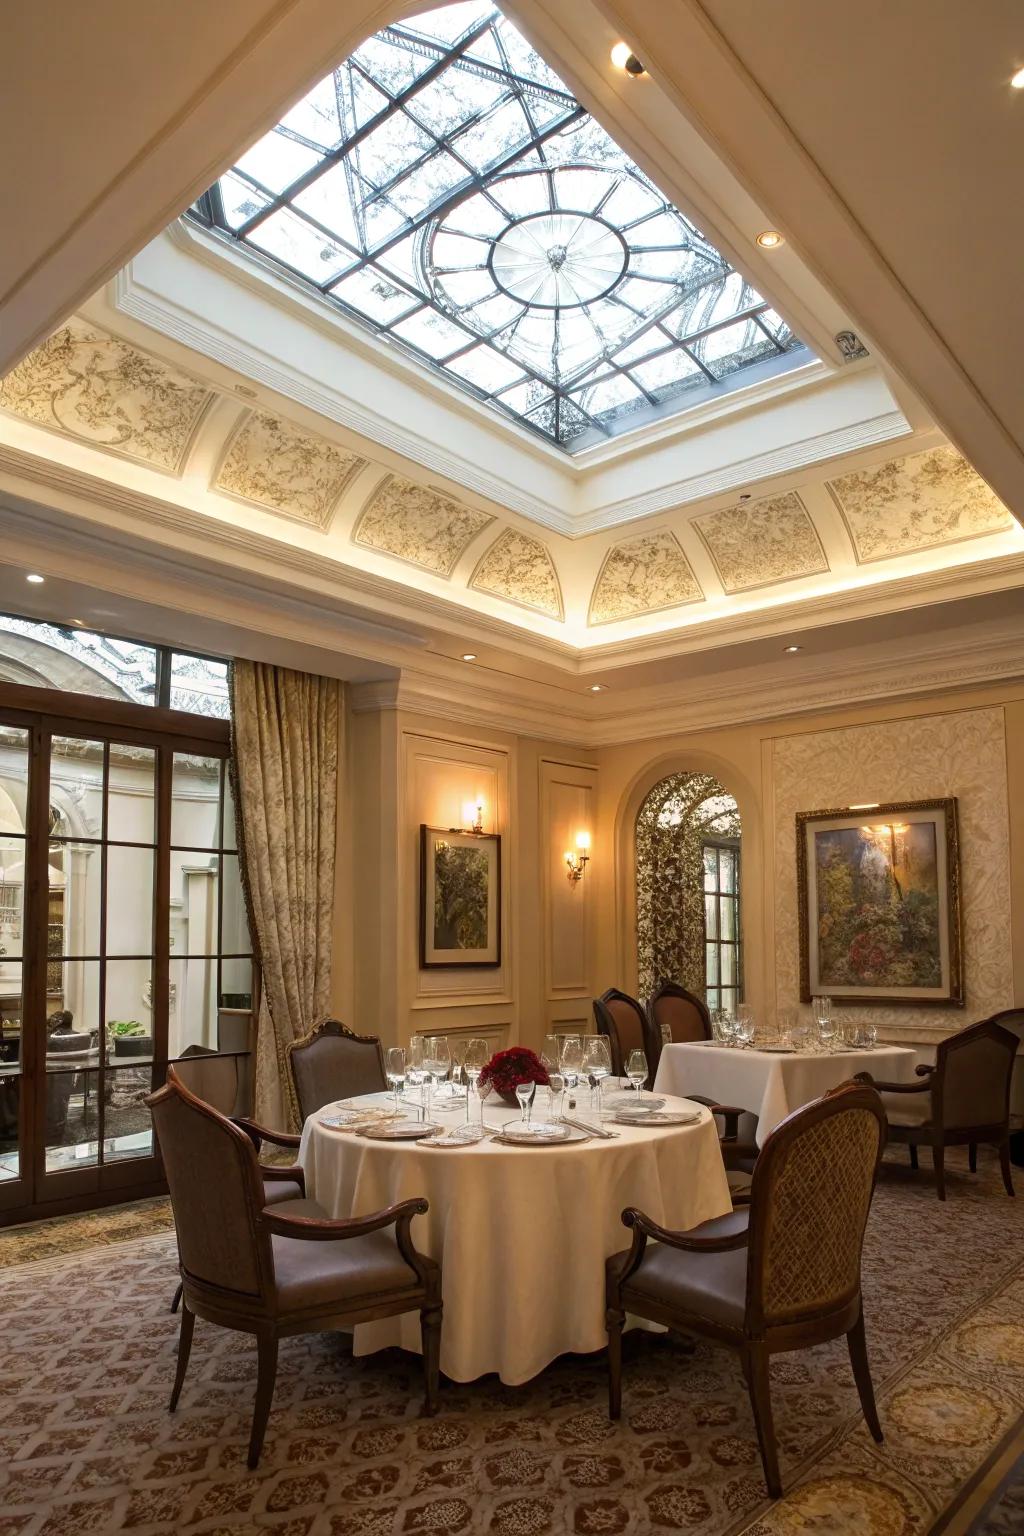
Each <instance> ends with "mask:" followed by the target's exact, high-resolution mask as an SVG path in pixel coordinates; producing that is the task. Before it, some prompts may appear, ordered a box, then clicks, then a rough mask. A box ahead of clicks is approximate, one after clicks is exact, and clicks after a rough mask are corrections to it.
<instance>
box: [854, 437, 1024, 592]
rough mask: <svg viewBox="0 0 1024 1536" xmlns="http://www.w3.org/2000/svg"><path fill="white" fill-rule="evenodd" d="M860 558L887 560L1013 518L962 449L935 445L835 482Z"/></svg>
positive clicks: (992, 529) (986, 530)
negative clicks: (932, 447) (959, 450)
mask: <svg viewBox="0 0 1024 1536" xmlns="http://www.w3.org/2000/svg"><path fill="white" fill-rule="evenodd" d="M828 489H829V491H830V493H831V495H832V497H833V499H834V501H835V503H836V505H837V506H838V508H839V510H840V512H841V513H842V515H843V519H844V521H845V523H846V526H847V528H848V529H849V533H850V538H851V539H852V540H853V546H854V549H855V550H856V553H857V560H858V561H859V562H860V563H861V564H865V563H867V562H868V561H871V560H887V559H890V558H892V557H894V556H897V555H906V554H910V553H913V552H914V551H917V550H925V549H935V548H937V547H938V546H940V545H943V544H951V543H954V542H956V541H957V540H960V539H974V538H977V537H978V536H979V535H980V534H985V533H996V532H999V531H1001V530H1002V529H1004V528H1009V527H1010V526H1011V524H1012V522H1013V519H1012V517H1011V516H1010V513H1009V512H1008V511H1007V510H1006V508H1005V507H1004V506H1003V504H1002V502H1001V501H1000V500H999V498H998V497H997V496H996V494H995V492H994V491H992V490H990V489H989V487H988V486H987V485H986V484H985V481H984V480H983V479H982V478H981V476H980V475H979V474H977V473H976V472H975V471H974V470H973V469H972V468H971V466H970V464H968V462H967V460H966V459H965V458H964V457H963V455H962V454H959V453H957V451H956V449H955V448H934V449H930V450H929V451H928V452H927V453H911V454H908V455H907V456H906V457H905V458H902V459H892V460H890V461H889V462H888V463H886V464H881V465H879V466H878V467H877V468H872V469H860V470H856V471H854V473H852V474H849V475H841V476H839V478H838V479H836V480H830V481H828Z"/></svg>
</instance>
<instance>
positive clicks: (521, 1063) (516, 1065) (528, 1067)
mask: <svg viewBox="0 0 1024 1536" xmlns="http://www.w3.org/2000/svg"><path fill="white" fill-rule="evenodd" d="M547 1081H548V1070H547V1067H545V1065H544V1063H543V1062H542V1061H541V1059H540V1057H539V1056H536V1055H534V1053H533V1051H528V1050H527V1049H526V1047H525V1046H523V1045H514V1046H512V1048H511V1049H510V1050H507V1051H495V1053H494V1055H493V1056H492V1057H491V1059H490V1061H489V1062H488V1063H487V1065H486V1067H484V1069H483V1071H482V1072H481V1073H480V1083H479V1087H480V1089H481V1091H483V1090H484V1089H485V1088H488V1087H491V1088H493V1089H494V1091H495V1093H500V1094H502V1095H503V1096H504V1097H506V1098H511V1099H514V1098H515V1096H516V1088H517V1087H518V1086H519V1084H520V1083H547Z"/></svg>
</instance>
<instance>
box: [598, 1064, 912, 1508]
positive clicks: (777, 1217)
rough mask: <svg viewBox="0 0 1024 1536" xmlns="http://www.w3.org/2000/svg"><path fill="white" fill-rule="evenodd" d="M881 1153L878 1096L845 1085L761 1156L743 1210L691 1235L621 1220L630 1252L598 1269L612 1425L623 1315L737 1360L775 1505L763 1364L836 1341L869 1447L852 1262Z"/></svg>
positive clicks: (873, 1418)
mask: <svg viewBox="0 0 1024 1536" xmlns="http://www.w3.org/2000/svg"><path fill="white" fill-rule="evenodd" d="M884 1144H885V1115H884V1112H883V1110H882V1106H881V1103H880V1101H879V1097H878V1094H877V1093H876V1092H875V1091H874V1089H872V1088H867V1087H865V1086H863V1085H859V1084H853V1083H847V1084H844V1085H843V1086H842V1087H840V1088H835V1089H833V1090H832V1092H831V1093H828V1094H826V1095H825V1096H824V1098H821V1099H817V1100H815V1101H814V1102H813V1103H811V1104H808V1105H805V1106H804V1108H802V1109H798V1110H796V1111H794V1113H793V1114H791V1115H789V1116H788V1118H787V1119H785V1120H783V1121H782V1123H781V1125H778V1126H776V1128H775V1130H774V1131H773V1132H772V1133H771V1135H770V1136H769V1137H768V1139H767V1140H766V1142H765V1144H764V1147H763V1148H762V1150H761V1156H760V1158H759V1159H758V1163H757V1167H756V1168H755V1169H754V1176H753V1181H752V1185H751V1194H750V1203H749V1205H747V1206H746V1207H743V1208H741V1209H738V1210H733V1211H732V1212H730V1214H729V1215H727V1216H719V1217H717V1218H716V1219H715V1220H713V1221H706V1222H704V1224H703V1225H702V1226H700V1227H695V1228H694V1229H693V1231H691V1232H672V1231H668V1230H666V1229H665V1228H664V1227H660V1226H659V1225H658V1224H657V1222H654V1221H652V1220H651V1218H650V1217H649V1216H645V1215H644V1214H643V1212H642V1211H638V1210H625V1211H623V1213H622V1220H623V1224H624V1225H625V1226H627V1227H631V1228H632V1231H633V1245H632V1247H631V1248H630V1249H629V1250H628V1251H626V1252H624V1253H618V1254H615V1255H614V1256H613V1257H612V1258H610V1259H609V1260H608V1264H607V1302H608V1311H607V1327H608V1410H609V1414H610V1417H611V1418H613V1419H617V1418H619V1416H620V1414H621V1411H622V1329H623V1325H624V1322H625V1316H626V1313H627V1312H629V1313H631V1314H633V1315H634V1316H636V1317H645V1318H649V1319H650V1320H651V1321H652V1322H656V1323H664V1324H665V1325H666V1326H667V1327H669V1328H676V1329H682V1330H684V1331H688V1332H695V1333H701V1334H705V1335H707V1336H708V1337H710V1338H713V1339H716V1340H718V1341H719V1342H720V1343H723V1344H727V1345H729V1346H730V1347H731V1348H733V1349H735V1350H736V1351H737V1352H738V1354H739V1356H740V1361H741V1364H742V1367H743V1374H744V1377H745V1378H746V1382H747V1389H748V1391H749V1394H750V1405H751V1408H752V1410H753V1415H754V1423H755V1426H756V1428H757V1438H758V1444H759V1446H760V1449H761V1461H762V1464H763V1466H764V1475H765V1482H766V1483H767V1485H768V1492H769V1494H770V1495H771V1496H772V1498H779V1497H781V1494H782V1481H781V1478H780V1475H779V1460H778V1450H777V1446H776V1441H775V1429H774V1424H773V1419H772V1406H771V1395H770V1391H769V1382H768V1359H769V1356H770V1355H773V1354H776V1353H780V1352H782V1351H788V1350H794V1349H806V1348H809V1347H810V1346H811V1345H812V1344H820V1343H824V1342H825V1341H826V1340H828V1339H834V1338H838V1337H839V1336H840V1335H841V1334H845V1335H846V1340H847V1345H848V1347H849V1351H850V1363H851V1365H852V1367H853V1375H854V1380H855V1381H856V1384H857V1391H858V1393H859V1395H860V1403H861V1409H862V1411H863V1414H864V1418H865V1421H866V1423H867V1426H868V1428H869V1430H870V1431H871V1433H872V1435H873V1436H874V1438H875V1439H876V1440H878V1441H880V1440H881V1439H882V1429H881V1425H880V1424H879V1422H878V1414H877V1411H876V1409H875V1398H874V1389H873V1387H872V1383H871V1371H870V1367H869V1365H868V1356H867V1345H866V1342H865V1336H864V1314H863V1307H862V1303H861V1289H860V1260H861V1249H862V1247H863V1242H864V1229H865V1226H866V1225H867V1219H868V1212H869V1210H870V1208H871V1198H872V1195H873V1193H874V1187H875V1178H876V1175H877V1172H878V1164H879V1161H880V1159H881V1155H882V1148H883V1146H884ZM649 1244H650V1246H649Z"/></svg>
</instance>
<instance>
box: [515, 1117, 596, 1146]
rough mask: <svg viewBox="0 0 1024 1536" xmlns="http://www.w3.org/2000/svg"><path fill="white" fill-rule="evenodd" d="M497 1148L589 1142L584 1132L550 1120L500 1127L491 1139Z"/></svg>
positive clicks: (588, 1137)
mask: <svg viewBox="0 0 1024 1536" xmlns="http://www.w3.org/2000/svg"><path fill="white" fill-rule="evenodd" d="M492 1139H493V1140H494V1141H496V1142H497V1143H498V1145H499V1146H506V1147H560V1146H564V1145H566V1144H567V1143H568V1142H572V1141H589V1140H590V1136H589V1135H588V1134H587V1132H586V1131H581V1130H578V1129H577V1128H576V1127H575V1126H573V1125H564V1124H555V1123H554V1122H552V1121H550V1120H538V1121H537V1122H536V1123H535V1124H533V1125H528V1126H526V1125H519V1124H518V1123H517V1122H515V1121H513V1122H512V1123H511V1124H509V1125H504V1126H502V1128H501V1130H500V1131H499V1132H498V1134H497V1136H495V1137H493V1138H492Z"/></svg>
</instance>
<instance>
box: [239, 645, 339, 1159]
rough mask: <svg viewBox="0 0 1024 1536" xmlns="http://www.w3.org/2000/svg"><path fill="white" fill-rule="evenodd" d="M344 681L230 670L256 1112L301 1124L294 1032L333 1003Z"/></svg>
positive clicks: (256, 666)
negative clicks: (252, 998) (292, 1055)
mask: <svg viewBox="0 0 1024 1536" xmlns="http://www.w3.org/2000/svg"><path fill="white" fill-rule="evenodd" d="M341 686H342V685H341V684H340V683H338V682H336V681H334V680H333V679H330V678H325V677H312V676H310V675H309V674H308V673H305V672H292V671H289V670H288V669H287V668H285V667H272V666H268V665H265V664H264V663H262V662H252V661H236V662H234V664H233V665H232V668H231V776H232V784H233V788H234V795H235V814H236V817H237V819H238V848H239V854H240V862H241V870H242V884H243V889H244V891H245V898H246V903H247V906H248V912H249V924H250V928H251V932H252V938H253V947H254V951H255V953H256V956H257V958H258V960H259V962H260V966H261V968H262V971H263V987H262V994H261V1000H260V1013H259V1019H258V1021H257V1030H256V1085H255V1113H256V1118H257V1119H258V1120H260V1121H261V1123H263V1124H265V1125H268V1126H270V1127H272V1128H273V1129H276V1130H295V1129H298V1126H299V1109H298V1104H297V1102H296V1099H295V1091H294V1089H293V1087H292V1084H291V1077H290V1073H289V1072H288V1070H287V1067H286V1062H285V1047H286V1046H287V1045H288V1043H289V1041H291V1040H297V1039H298V1038H299V1037H300V1036H301V1035H304V1034H306V1033H307V1032H308V1031H309V1030H310V1029H311V1028H312V1027H313V1025H314V1024H315V1023H317V1022H318V1021H319V1020H320V1019H321V1018H323V1017H324V1016H325V1015H326V1014H327V1012H328V1010H329V999H330V986H331V938H332V928H333V921H334V859H335V846H336V842H335V838H336V828H337V808H338V762H339V737H340V733H341Z"/></svg>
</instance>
